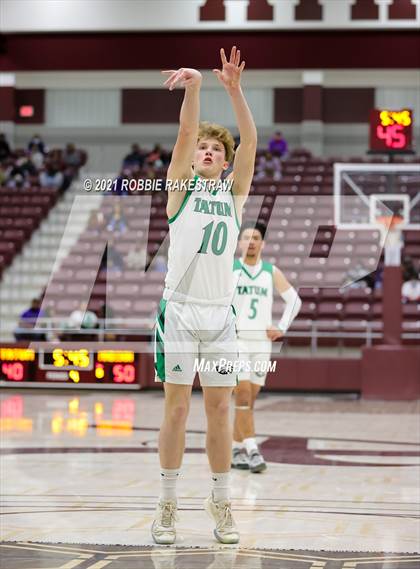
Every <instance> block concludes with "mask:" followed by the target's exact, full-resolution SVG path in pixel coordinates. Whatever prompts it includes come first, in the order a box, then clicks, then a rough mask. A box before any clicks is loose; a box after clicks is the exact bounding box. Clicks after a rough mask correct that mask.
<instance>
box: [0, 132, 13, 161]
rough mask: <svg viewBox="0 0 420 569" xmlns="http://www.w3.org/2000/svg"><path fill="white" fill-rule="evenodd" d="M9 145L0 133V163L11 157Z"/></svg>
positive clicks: (4, 136) (2, 133)
mask: <svg viewBox="0 0 420 569" xmlns="http://www.w3.org/2000/svg"><path fill="white" fill-rule="evenodd" d="M11 153H12V152H11V150H10V146H9V143H8V142H7V139H6V135H5V134H4V132H0V162H3V160H6V159H7V158H9V156H10V155H11Z"/></svg>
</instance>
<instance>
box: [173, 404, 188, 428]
mask: <svg viewBox="0 0 420 569" xmlns="http://www.w3.org/2000/svg"><path fill="white" fill-rule="evenodd" d="M187 417H188V404H187V403H177V404H175V405H173V406H171V407H170V409H168V418H169V420H170V421H171V422H172V423H174V424H176V425H179V424H182V423H185V422H186V420H187Z"/></svg>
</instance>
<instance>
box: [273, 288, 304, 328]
mask: <svg viewBox="0 0 420 569" xmlns="http://www.w3.org/2000/svg"><path fill="white" fill-rule="evenodd" d="M280 296H281V297H282V299H283V300H284V302H285V303H286V306H285V308H284V312H283V316H282V317H281V319H280V321H279V323H278V325H277V327H278V328H279V329H280V330H281V331H282V332H283V333H284V334H285V333H286V332H287V330H288V329H289V326H290V325H291V324H292V322H293V320H294V319H295V318H296V316H297V315H298V313H299V310H300V308H301V306H302V301H301V299H300V297H299V295H298V293H297V292H296V290H295V289H294V288H293V287H292V286H291V287H290V288H288V289H287V290H286V291H285V292H283V294H281V295H280Z"/></svg>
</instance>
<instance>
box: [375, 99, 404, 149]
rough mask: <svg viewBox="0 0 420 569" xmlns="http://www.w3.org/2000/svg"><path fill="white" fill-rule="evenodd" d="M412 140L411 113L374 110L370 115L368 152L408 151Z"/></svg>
mask: <svg viewBox="0 0 420 569" xmlns="http://www.w3.org/2000/svg"><path fill="white" fill-rule="evenodd" d="M412 139H413V111H412V110H410V109H402V110H400V111H392V110H390V109H375V110H373V111H372V112H371V114H370V150H371V151H373V152H384V153H386V152H393V151H394V152H398V151H400V152H402V151H410V150H411V145H412Z"/></svg>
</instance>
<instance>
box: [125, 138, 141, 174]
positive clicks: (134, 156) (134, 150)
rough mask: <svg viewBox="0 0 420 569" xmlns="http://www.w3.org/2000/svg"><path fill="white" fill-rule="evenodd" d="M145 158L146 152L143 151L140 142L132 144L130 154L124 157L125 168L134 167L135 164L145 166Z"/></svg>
mask: <svg viewBox="0 0 420 569" xmlns="http://www.w3.org/2000/svg"><path fill="white" fill-rule="evenodd" d="M144 160H145V153H144V152H142V150H141V148H140V146H139V145H138V144H132V145H131V152H130V154H127V156H126V157H125V158H124V161H123V169H125V168H133V166H137V167H138V168H143V164H144Z"/></svg>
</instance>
